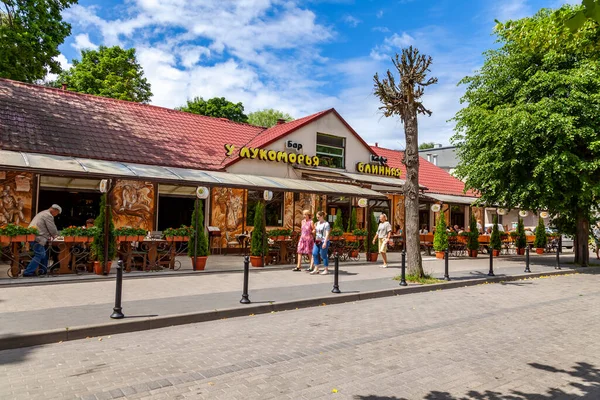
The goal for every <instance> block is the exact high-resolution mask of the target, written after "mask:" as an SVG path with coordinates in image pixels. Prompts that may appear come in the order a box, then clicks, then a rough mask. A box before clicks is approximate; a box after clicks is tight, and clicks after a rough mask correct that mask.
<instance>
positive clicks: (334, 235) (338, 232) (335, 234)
mask: <svg viewBox="0 0 600 400" xmlns="http://www.w3.org/2000/svg"><path fill="white" fill-rule="evenodd" d="M343 235H344V230H343V229H340V228H333V229H332V230H331V240H340V238H341V237H342V236H343Z"/></svg>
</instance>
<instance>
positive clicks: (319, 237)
mask: <svg viewBox="0 0 600 400" xmlns="http://www.w3.org/2000/svg"><path fill="white" fill-rule="evenodd" d="M317 219H318V220H319V221H318V222H317V223H316V225H315V230H314V232H315V244H314V246H313V257H312V260H310V269H312V271H311V273H310V274H311V275H315V274H318V273H319V264H320V263H321V261H320V260H319V257H320V259H321V260H323V266H324V267H325V268H324V269H323V272H320V274H321V275H327V274H328V273H329V270H328V269H327V268H328V267H329V259H328V257H329V255H328V250H329V231H330V230H331V227H330V226H329V222H327V221H325V213H324V212H323V211H319V212H317ZM315 260H316V264H315ZM313 266H314V269H313Z"/></svg>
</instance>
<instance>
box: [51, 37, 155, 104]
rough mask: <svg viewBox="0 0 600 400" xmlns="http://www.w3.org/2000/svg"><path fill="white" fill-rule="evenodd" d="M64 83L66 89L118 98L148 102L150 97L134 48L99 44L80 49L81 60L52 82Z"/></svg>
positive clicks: (59, 84)
mask: <svg viewBox="0 0 600 400" xmlns="http://www.w3.org/2000/svg"><path fill="white" fill-rule="evenodd" d="M63 83H66V84H67V88H68V89H69V90H73V91H75V92H79V93H87V94H95V95H97V96H103V97H110V98H113V99H119V100H128V101H135V102H138V103H148V102H149V101H150V98H151V97H152V92H151V91H150V83H149V82H148V80H147V79H146V78H145V77H144V70H143V69H142V66H141V65H140V64H139V63H138V61H137V58H136V56H135V49H133V48H132V49H127V50H125V49H122V48H121V47H119V46H113V47H105V46H100V47H99V48H98V50H82V51H81V61H79V60H76V59H74V60H73V67H72V68H71V69H69V70H67V71H64V72H62V73H61V74H60V75H59V76H58V79H57V80H56V81H55V82H53V83H52V85H53V86H55V87H60V86H61V85H62V84H63Z"/></svg>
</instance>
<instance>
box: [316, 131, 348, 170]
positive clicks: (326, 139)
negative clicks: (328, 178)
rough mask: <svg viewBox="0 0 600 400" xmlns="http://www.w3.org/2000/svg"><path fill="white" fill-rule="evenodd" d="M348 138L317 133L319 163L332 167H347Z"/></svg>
mask: <svg viewBox="0 0 600 400" xmlns="http://www.w3.org/2000/svg"><path fill="white" fill-rule="evenodd" d="M345 152H346V138H343V137H339V136H333V135H327V134H325V133H317V157H319V165H321V166H323V167H330V168H340V169H344V168H346V154H345Z"/></svg>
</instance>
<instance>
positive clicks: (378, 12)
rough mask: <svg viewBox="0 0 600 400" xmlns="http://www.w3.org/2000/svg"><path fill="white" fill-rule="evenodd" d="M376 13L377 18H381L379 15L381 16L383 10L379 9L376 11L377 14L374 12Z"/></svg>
mask: <svg viewBox="0 0 600 400" xmlns="http://www.w3.org/2000/svg"><path fill="white" fill-rule="evenodd" d="M376 15H377V18H381V17H383V10H379V11H377V14H376Z"/></svg>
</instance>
